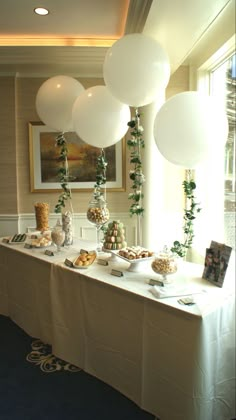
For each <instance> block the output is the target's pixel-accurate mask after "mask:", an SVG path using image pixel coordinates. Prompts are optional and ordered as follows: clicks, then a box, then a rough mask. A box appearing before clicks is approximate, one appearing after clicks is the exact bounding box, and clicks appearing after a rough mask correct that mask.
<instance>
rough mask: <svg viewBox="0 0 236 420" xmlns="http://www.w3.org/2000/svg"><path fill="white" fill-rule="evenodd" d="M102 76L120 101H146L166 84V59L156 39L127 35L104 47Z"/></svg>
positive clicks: (168, 71) (153, 96)
mask: <svg viewBox="0 0 236 420" xmlns="http://www.w3.org/2000/svg"><path fill="white" fill-rule="evenodd" d="M103 76H104V80H105V83H106V85H107V87H108V88H109V89H110V91H111V93H112V94H113V95H114V96H115V97H116V98H117V99H119V100H120V101H121V102H123V103H125V104H128V105H130V106H134V107H138V106H143V105H147V104H149V103H151V102H153V101H154V100H155V98H156V97H157V95H158V91H159V90H161V89H165V88H166V86H167V84H168V81H169V78H170V65H169V59H168V56H167V54H166V53H165V51H164V50H163V49H162V47H161V46H160V44H159V43H158V42H157V41H156V40H155V39H153V38H151V37H149V36H146V35H143V34H130V35H126V36H124V37H123V38H120V39H119V40H118V41H116V42H115V43H114V44H113V45H112V47H111V48H109V50H108V51H107V53H106V56H105V60H104V65H103Z"/></svg>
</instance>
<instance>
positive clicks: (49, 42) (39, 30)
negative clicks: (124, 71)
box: [0, 0, 235, 77]
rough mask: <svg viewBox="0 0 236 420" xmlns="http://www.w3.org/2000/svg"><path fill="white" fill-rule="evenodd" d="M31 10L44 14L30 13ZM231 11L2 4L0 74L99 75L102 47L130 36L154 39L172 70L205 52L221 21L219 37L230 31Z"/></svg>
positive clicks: (123, 4) (132, 4)
mask: <svg viewBox="0 0 236 420" xmlns="http://www.w3.org/2000/svg"><path fill="white" fill-rule="evenodd" d="M36 6H41V7H42V6H44V7H47V8H48V9H49V11H50V12H49V15H47V16H37V15H35V14H34V12H33V9H34V7H36ZM234 7H235V0H175V1H173V0H66V1H65V0H41V1H40V3H38V0H21V1H19V0H7V1H3V0H1V2H0V74H9V73H16V72H17V73H18V74H19V75H26V74H31V75H49V76H50V75H53V74H59V73H63V74H65V73H66V74H70V75H76V76H94V77H101V76H102V66H103V61H104V57H105V54H106V52H107V49H108V48H109V47H111V45H112V44H113V43H114V42H115V41H116V40H117V39H119V38H120V37H122V36H124V35H125V34H128V33H134V32H143V33H145V34H147V35H150V36H152V37H154V38H155V39H156V40H157V41H158V42H159V43H160V44H161V45H162V46H163V48H164V49H165V50H166V52H167V53H168V55H169V58H170V63H171V70H172V72H174V71H175V70H176V69H177V68H178V67H179V65H181V64H182V63H188V62H191V57H195V60H196V54H195V56H194V52H195V51H196V50H197V49H199V45H202V48H201V49H199V51H198V55H199V54H202V52H201V51H205V50H206V47H205V46H204V42H203V41H204V39H206V40H207V37H208V36H209V34H210V32H211V30H213V29H215V28H216V27H218V26H219V31H221V32H220V33H221V35H222V25H218V23H219V22H220V21H221V20H222V19H223V18H224V19H223V21H224V32H226V33H224V34H223V35H224V37H225V38H226V37H227V36H228V35H229V34H228V33H229V32H230V34H231V32H232V31H233V32H234V28H232V25H233V26H234V18H233V17H232V16H234ZM225 16H226V17H225ZM226 18H227V19H228V20H230V23H227V25H225V19H226ZM228 20H227V22H228ZM214 39H215V40H216V39H217V36H216V37H215V38H214ZM125 64H126V63H124V65H125ZM127 64H128V63H127Z"/></svg>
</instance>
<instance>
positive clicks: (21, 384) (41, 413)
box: [0, 315, 154, 420]
mask: <svg viewBox="0 0 236 420" xmlns="http://www.w3.org/2000/svg"><path fill="white" fill-rule="evenodd" d="M0 337H1V340H0V419H1V420H154V417H153V416H152V415H151V414H149V413H147V412H145V411H143V410H141V409H140V408H139V407H137V406H136V404H134V403H133V402H132V401H130V400H129V399H128V398H126V397H125V396H123V395H122V394H120V393H119V392H117V391H116V390H114V389H113V388H111V387H110V386H108V385H106V384H105V383H104V382H102V381H99V380H98V379H96V378H94V377H92V376H91V375H88V374H87V373H85V372H84V371H82V370H80V369H78V368H76V367H75V366H73V365H70V364H69V363H66V362H64V361H62V360H60V359H58V358H56V357H54V355H53V354H52V353H51V347H50V346H48V345H45V344H44V343H42V342H41V341H40V340H37V339H34V338H32V337H29V336H28V335H27V334H26V333H25V332H24V331H23V330H22V329H21V328H19V327H18V326H17V325H16V324H15V323H14V322H13V321H11V320H10V319H9V318H8V317H5V316H2V315H0Z"/></svg>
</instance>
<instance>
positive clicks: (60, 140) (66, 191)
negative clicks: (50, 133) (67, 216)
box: [54, 133, 72, 213]
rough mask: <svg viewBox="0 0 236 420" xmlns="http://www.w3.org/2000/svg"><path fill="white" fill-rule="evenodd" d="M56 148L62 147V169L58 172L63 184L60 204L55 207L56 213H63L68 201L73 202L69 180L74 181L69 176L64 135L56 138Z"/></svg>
mask: <svg viewBox="0 0 236 420" xmlns="http://www.w3.org/2000/svg"><path fill="white" fill-rule="evenodd" d="M55 146H57V147H60V154H59V157H58V161H59V162H60V163H61V167H60V168H59V170H58V178H59V182H60V184H61V188H62V193H61V194H60V195H59V197H58V202H57V204H56V205H55V208H54V211H55V213H61V212H62V210H63V208H64V207H65V206H66V201H67V200H71V198H72V194H71V189H70V187H69V184H68V182H69V180H72V178H71V177H70V176H69V169H68V161H67V155H68V148H67V142H66V139H65V136H64V133H60V134H59V135H58V136H57V137H56V144H55Z"/></svg>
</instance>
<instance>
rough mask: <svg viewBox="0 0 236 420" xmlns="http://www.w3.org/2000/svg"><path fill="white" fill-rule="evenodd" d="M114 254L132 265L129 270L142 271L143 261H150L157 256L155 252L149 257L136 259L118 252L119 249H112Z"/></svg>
mask: <svg viewBox="0 0 236 420" xmlns="http://www.w3.org/2000/svg"><path fill="white" fill-rule="evenodd" d="M110 252H111V253H112V254H113V255H115V256H116V257H118V258H121V259H122V260H124V261H126V262H127V263H129V264H130V267H129V268H128V271H142V268H143V267H142V263H148V262H151V261H152V260H153V258H155V254H153V255H152V256H151V257H147V258H137V259H135V260H129V259H128V258H125V257H123V256H122V255H120V254H118V252H119V251H112V250H111V251H110Z"/></svg>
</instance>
